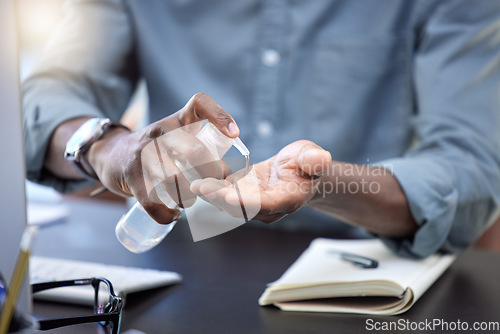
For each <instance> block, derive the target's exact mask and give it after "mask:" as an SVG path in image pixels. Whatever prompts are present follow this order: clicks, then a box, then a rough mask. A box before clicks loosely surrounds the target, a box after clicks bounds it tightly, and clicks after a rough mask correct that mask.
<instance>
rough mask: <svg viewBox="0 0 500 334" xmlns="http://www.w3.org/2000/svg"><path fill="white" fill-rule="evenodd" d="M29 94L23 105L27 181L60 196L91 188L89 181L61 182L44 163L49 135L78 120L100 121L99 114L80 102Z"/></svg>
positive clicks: (48, 95) (91, 107) (87, 104)
mask: <svg viewBox="0 0 500 334" xmlns="http://www.w3.org/2000/svg"><path fill="white" fill-rule="evenodd" d="M30 93H31V94H28V95H29V97H30V98H25V100H24V101H23V111H24V140H25V150H26V172H27V178H28V179H29V180H31V181H34V182H37V183H40V184H44V185H48V186H50V187H53V188H55V189H56V190H58V191H59V192H62V193H68V192H72V191H74V190H77V189H79V188H81V187H83V186H86V185H89V184H91V183H92V181H90V180H87V179H84V180H65V179H61V178H59V177H57V176H55V175H54V174H52V173H51V172H49V171H48V170H47V169H45V168H44V167H43V163H44V159H45V155H46V152H47V149H48V146H49V142H50V139H51V136H52V133H53V132H54V130H55V129H56V127H57V126H59V124H61V123H63V122H65V121H67V120H70V119H73V118H77V117H84V116H90V117H102V114H101V113H100V112H99V110H97V108H96V107H95V106H93V105H92V104H90V103H87V102H85V101H82V100H79V99H67V98H62V97H60V96H54V95H53V94H43V92H40V93H38V94H37V93H35V92H33V91H32V92H30ZM36 95H38V96H36ZM31 101H33V102H31ZM35 101H36V102H35Z"/></svg>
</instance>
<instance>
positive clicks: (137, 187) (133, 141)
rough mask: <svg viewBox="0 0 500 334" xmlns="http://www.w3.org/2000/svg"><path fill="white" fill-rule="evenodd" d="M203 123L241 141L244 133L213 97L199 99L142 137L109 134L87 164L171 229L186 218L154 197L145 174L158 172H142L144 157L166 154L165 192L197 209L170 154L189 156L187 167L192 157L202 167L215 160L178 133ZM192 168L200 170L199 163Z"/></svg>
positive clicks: (207, 171) (210, 173)
mask: <svg viewBox="0 0 500 334" xmlns="http://www.w3.org/2000/svg"><path fill="white" fill-rule="evenodd" d="M202 120H208V121H209V122H211V123H212V124H214V125H215V126H216V127H217V128H218V129H219V130H220V131H221V132H222V133H223V134H224V135H226V136H228V137H230V138H236V137H237V136H238V135H239V129H238V127H237V125H236V123H235V121H234V120H233V118H232V117H231V115H229V114H228V113H227V112H226V111H225V110H224V109H222V108H221V107H220V106H219V105H218V104H217V103H216V102H215V101H214V100H212V99H211V98H210V97H208V96H207V95H205V94H201V93H198V94H196V95H194V96H193V97H192V98H191V99H190V100H189V102H188V103H187V104H186V105H185V106H184V107H183V108H182V109H181V110H179V111H177V112H176V113H174V114H172V115H170V116H168V117H165V118H164V119H162V120H160V121H158V122H155V123H152V124H150V125H148V126H147V127H145V128H143V129H141V130H139V131H136V132H129V131H127V130H125V129H120V128H114V129H112V130H110V131H108V132H107V133H106V135H105V136H104V137H103V138H102V139H101V140H99V141H97V142H96V143H94V144H93V145H92V146H91V148H90V150H89V152H88V153H87V158H88V160H89V162H90V164H91V165H92V167H93V168H94V170H95V172H96V174H97V176H98V177H99V180H100V181H101V183H102V184H103V185H104V186H105V187H106V188H107V189H108V190H110V191H112V192H113V193H116V194H118V195H121V196H134V197H135V198H136V199H137V201H138V202H139V203H140V204H141V205H142V207H143V208H144V210H146V212H147V213H148V214H149V215H150V216H151V217H152V218H153V219H154V220H155V221H157V222H158V223H160V224H168V223H170V222H172V221H175V220H178V219H179V218H180V215H181V213H180V211H179V210H177V209H171V208H168V207H166V206H165V205H164V204H163V203H162V202H161V201H160V200H159V198H158V197H157V194H156V192H155V191H151V186H150V185H149V186H148V180H147V177H146V179H145V174H146V175H150V174H158V172H156V171H155V168H154V167H152V168H151V169H150V170H148V171H145V170H143V166H144V164H143V163H142V162H141V160H142V159H144V157H145V154H146V156H147V154H148V151H151V153H153V154H154V155H155V156H156V158H157V157H158V154H157V151H156V150H154V148H155V147H156V148H157V149H159V150H160V151H161V152H162V153H167V154H161V157H162V160H163V161H162V163H163V166H165V169H163V168H161V169H159V168H156V169H158V170H161V171H162V172H163V173H165V172H166V174H167V175H168V178H167V179H166V180H165V179H164V178H163V177H161V175H157V176H158V177H161V179H162V181H163V182H162V185H164V186H165V190H167V192H168V194H169V195H170V197H171V198H172V199H173V200H174V201H175V202H176V203H177V204H178V205H179V206H180V207H188V206H190V205H192V204H193V203H194V201H195V200H196V195H195V194H194V193H192V192H191V191H190V184H189V182H188V181H187V179H186V178H185V177H184V175H183V174H182V172H181V171H180V170H179V169H178V168H177V166H176V165H175V163H173V161H172V157H170V156H169V152H171V151H172V150H175V151H178V152H179V151H180V152H183V153H184V154H186V155H187V156H186V157H185V159H186V160H188V161H189V160H190V157H189V155H191V157H196V159H197V161H200V160H204V161H207V160H206V159H204V158H203V157H204V156H205V157H208V156H210V158H211V155H209V154H210V153H209V152H208V150H207V149H206V148H205V147H204V146H203V145H201V146H200V145H194V146H193V144H196V142H198V143H199V141H198V139H197V138H196V137H195V136H194V135H191V134H190V133H189V132H185V131H173V130H175V129H178V128H180V127H183V126H186V125H189V124H194V123H196V124H201V121H202ZM197 122H198V123H197ZM198 130H199V129H198ZM171 131H173V132H172V133H174V134H175V135H173V136H169V135H168V133H169V132H171ZM179 134H181V135H182V136H181V137H182V138H180V137H179ZM174 146H175V147H174ZM192 147H195V149H191V150H190V149H189V148H192ZM200 148H201V150H200ZM200 157H201V159H200ZM211 159H212V160H213V158H211ZM192 165H199V163H196V164H192ZM216 165H217V164H216ZM218 166H220V165H218ZM160 167H161V166H160ZM205 167H206V164H205ZM197 172H199V173H200V174H201V176H202V177H219V178H220V177H221V176H224V175H223V173H224V171H222V170H220V168H213V167H211V168H197ZM214 174H217V175H214ZM150 176H151V175H150ZM150 184H151V183H150Z"/></svg>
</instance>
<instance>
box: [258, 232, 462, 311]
mask: <svg viewBox="0 0 500 334" xmlns="http://www.w3.org/2000/svg"><path fill="white" fill-rule="evenodd" d="M343 255H347V256H343ZM357 256H360V259H361V263H357V261H353V258H354V260H356V258H357ZM363 258H366V259H365V260H375V261H376V263H377V267H376V268H364V267H363V265H364V266H365V267H367V266H369V265H370V262H368V263H366V262H365V263H363V261H364V259H363ZM454 259H455V256H454V255H442V254H435V255H432V256H430V257H428V258H426V259H422V260H417V259H408V258H403V257H399V256H398V255H396V254H394V253H393V252H391V251H390V250H389V249H388V248H387V247H386V246H385V245H384V244H383V243H382V242H381V241H380V240H378V239H370V240H333V239H321V238H320V239H315V240H313V241H312V243H311V245H310V246H309V247H308V248H307V249H306V250H305V251H304V252H303V253H302V255H301V256H300V257H299V258H298V259H297V260H296V261H295V263H293V265H292V266H291V267H290V268H289V269H288V270H287V271H286V272H285V273H284V274H283V275H282V276H281V277H280V278H279V279H278V280H277V281H275V282H273V283H270V284H269V285H268V287H267V288H266V290H265V291H264V293H263V294H262V296H261V297H260V299H259V304H260V305H270V304H274V305H276V306H277V307H279V308H280V309H282V310H284V311H306V312H341V313H362V314H400V313H403V312H405V311H407V310H408V309H409V308H410V307H411V306H412V305H413V304H415V302H416V301H417V300H418V299H419V298H420V297H421V296H422V295H423V294H424V293H425V291H427V289H428V288H429V287H430V286H431V285H432V284H433V283H434V282H435V281H436V280H437V279H438V278H439V277H440V276H441V275H442V274H443V272H444V271H445V270H446V269H447V268H448V267H449V266H450V265H451V263H452V262H453V260H454Z"/></svg>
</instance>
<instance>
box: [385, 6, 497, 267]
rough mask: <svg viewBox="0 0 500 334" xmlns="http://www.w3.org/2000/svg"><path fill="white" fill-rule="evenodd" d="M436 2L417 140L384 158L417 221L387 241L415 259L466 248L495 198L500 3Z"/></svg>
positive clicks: (425, 40)
mask: <svg viewBox="0 0 500 334" xmlns="http://www.w3.org/2000/svg"><path fill="white" fill-rule="evenodd" d="M438 3H439V5H438V6H437V7H436V8H435V9H434V10H433V11H432V14H430V15H428V17H427V18H426V21H425V22H424V24H423V26H422V28H421V31H420V36H419V40H418V41H417V46H416V51H415V55H414V63H413V78H414V90H415V96H416V104H417V107H418V111H417V115H416V117H415V129H416V130H415V131H416V137H417V141H416V145H415V146H414V147H413V148H412V149H411V150H410V151H409V152H407V154H406V155H405V156H404V157H402V158H397V159H392V160H387V161H383V162H382V163H381V164H382V165H384V166H385V167H386V168H388V169H389V170H391V171H392V172H393V173H394V176H395V177H396V178H397V180H398V181H399V183H400V185H401V187H402V189H403V191H404V193H405V194H406V197H407V199H408V203H409V206H410V210H411V213H412V214H413V217H414V218H415V220H416V222H417V223H418V225H419V229H418V231H417V233H416V234H415V235H414V237H413V238H411V239H404V240H399V239H398V240H397V239H384V241H385V242H386V243H387V244H388V245H389V246H390V247H391V248H392V249H394V250H396V251H397V252H399V253H400V254H402V255H406V256H412V257H425V256H428V255H430V254H432V253H434V252H436V251H446V252H458V251H461V250H463V249H464V248H466V247H467V246H468V245H470V244H471V243H472V242H473V241H474V240H475V239H476V238H477V237H478V236H479V235H480V234H481V233H482V232H483V231H484V230H485V228H487V227H488V226H489V224H490V223H491V222H492V221H493V220H494V218H495V216H496V215H497V212H498V211H497V210H498V208H499V203H500V148H499V147H500V2H499V1H489V0H486V1H478V2H475V3H474V5H473V6H471V4H470V2H469V1H441V2H438Z"/></svg>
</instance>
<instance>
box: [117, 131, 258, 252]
mask: <svg viewBox="0 0 500 334" xmlns="http://www.w3.org/2000/svg"><path fill="white" fill-rule="evenodd" d="M196 137H197V138H198V139H199V140H200V141H201V142H202V143H203V144H204V145H205V146H206V147H207V149H208V150H209V151H210V153H211V154H212V156H213V157H214V159H216V160H221V159H222V157H223V156H224V154H226V152H227V151H228V150H229V149H230V148H231V146H233V145H234V147H235V148H237V149H238V151H239V152H240V153H241V154H242V155H244V156H245V158H246V160H247V168H248V157H249V155H250V152H249V151H248V149H247V148H246V146H245V145H244V144H243V142H242V141H241V140H240V139H239V138H235V139H232V138H229V137H226V136H225V135H224V134H222V132H220V131H219V130H218V129H217V128H216V127H215V126H214V125H213V124H212V123H207V124H206V125H205V126H204V127H203V128H202V129H201V130H200V132H199V133H198V134H197V135H196ZM178 167H179V169H180V170H181V171H188V170H189V171H192V170H193V168H187V167H190V166H178ZM186 174H187V173H184V176H185V177H186V178H187V179H188V181H189V182H193V181H194V180H196V179H198V178H200V176H199V175H195V173H193V172H190V173H189V175H186ZM155 190H156V192H157V194H158V197H159V198H160V200H161V201H162V202H163V204H165V205H166V206H167V207H169V208H176V209H179V207H178V206H177V203H176V202H175V201H174V200H172V198H170V196H169V195H168V193H167V191H166V190H165V188H164V187H163V186H162V185H161V183H159V184H158V185H157V186H156V187H155ZM175 224H176V222H175V221H174V222H171V223H170V224H167V225H162V224H158V223H157V222H156V221H155V220H153V218H151V217H150V216H149V215H148V214H147V212H146V211H145V210H144V208H143V207H142V206H141V205H140V204H139V202H136V203H135V204H134V206H133V207H132V208H131V209H130V210H129V211H128V212H127V213H126V214H125V215H124V216H123V217H122V218H121V219H120V221H119V222H118V224H117V225H116V228H115V233H116V237H117V238H118V240H119V241H120V242H121V244H122V245H123V246H125V248H127V249H128V250H130V251H131V252H134V253H143V252H146V251H148V250H150V249H151V248H153V247H155V246H156V245H158V244H159V243H160V242H161V241H162V240H163V239H164V238H165V237H166V236H167V235H168V234H169V233H170V231H172V229H173V228H174V226H175Z"/></svg>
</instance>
